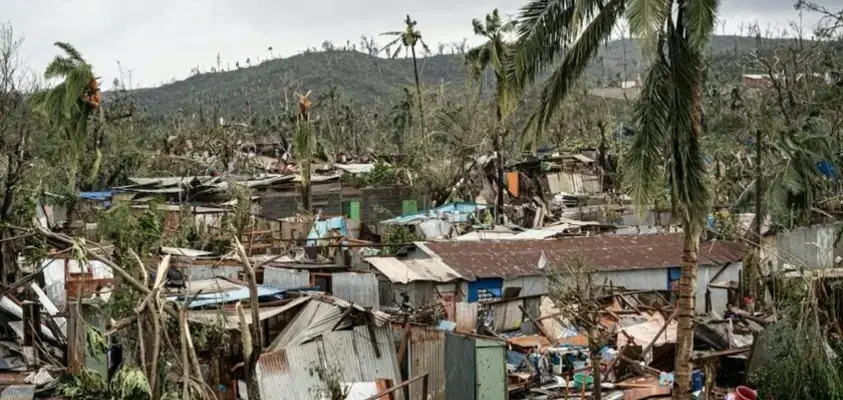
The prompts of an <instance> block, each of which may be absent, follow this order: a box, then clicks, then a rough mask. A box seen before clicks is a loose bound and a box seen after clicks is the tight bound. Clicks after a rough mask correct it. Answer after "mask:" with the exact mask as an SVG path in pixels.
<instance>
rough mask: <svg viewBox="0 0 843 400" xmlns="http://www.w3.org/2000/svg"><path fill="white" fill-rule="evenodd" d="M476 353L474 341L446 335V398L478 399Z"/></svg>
mask: <svg viewBox="0 0 843 400" xmlns="http://www.w3.org/2000/svg"><path fill="white" fill-rule="evenodd" d="M476 352H477V350H476V348H475V343H474V339H472V338H470V337H467V336H462V335H456V334H453V333H450V332H448V333H446V334H445V368H446V369H445V398H447V399H459V400H475V399H476V393H475V387H476V385H475V382H476V381H477V379H476V367H475V360H476V358H475V354H476ZM454 367H456V368H454Z"/></svg>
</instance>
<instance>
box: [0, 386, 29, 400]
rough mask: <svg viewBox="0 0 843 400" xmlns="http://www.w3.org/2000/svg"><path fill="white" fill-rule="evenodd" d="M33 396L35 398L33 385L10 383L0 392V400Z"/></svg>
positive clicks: (18, 399) (16, 399)
mask: <svg viewBox="0 0 843 400" xmlns="http://www.w3.org/2000/svg"><path fill="white" fill-rule="evenodd" d="M33 398H35V385H12V386H9V387H7V388H5V389H3V393H0V400H32V399H33Z"/></svg>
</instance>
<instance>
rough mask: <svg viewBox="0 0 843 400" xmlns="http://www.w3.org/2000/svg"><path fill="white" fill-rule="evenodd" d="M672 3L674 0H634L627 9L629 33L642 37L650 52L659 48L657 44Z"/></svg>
mask: <svg viewBox="0 0 843 400" xmlns="http://www.w3.org/2000/svg"><path fill="white" fill-rule="evenodd" d="M672 5H673V0H633V1H631V2H630V3H629V7H628V8H627V9H626V19H627V21H629V33H630V34H631V35H632V36H638V37H641V38H642V39H643V41H644V48H645V49H646V50H648V51H649V52H653V51H655V50H657V48H656V47H655V46H656V43H657V41H658V39H659V35H660V34H661V32H662V31H663V28H664V24H665V21H666V20H667V15H668V13H670V11H671V6H672Z"/></svg>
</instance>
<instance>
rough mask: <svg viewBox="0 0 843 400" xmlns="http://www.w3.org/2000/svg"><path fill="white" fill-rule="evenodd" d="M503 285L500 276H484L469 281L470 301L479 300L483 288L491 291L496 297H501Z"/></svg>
mask: <svg viewBox="0 0 843 400" xmlns="http://www.w3.org/2000/svg"><path fill="white" fill-rule="evenodd" d="M502 287H503V279H500V278H483V279H477V280H475V281H471V282H468V302H469V303H475V302H477V300H478V297H479V296H478V294H479V292H480V291H481V290H485V291H487V292H489V293H491V294H492V296H494V297H501V288H502Z"/></svg>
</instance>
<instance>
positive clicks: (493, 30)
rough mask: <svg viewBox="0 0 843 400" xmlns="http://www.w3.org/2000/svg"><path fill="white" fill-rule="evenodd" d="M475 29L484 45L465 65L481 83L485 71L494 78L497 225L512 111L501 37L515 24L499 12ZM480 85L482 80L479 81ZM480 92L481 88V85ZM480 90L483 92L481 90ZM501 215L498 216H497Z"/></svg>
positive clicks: (476, 23) (507, 53) (471, 52)
mask: <svg viewBox="0 0 843 400" xmlns="http://www.w3.org/2000/svg"><path fill="white" fill-rule="evenodd" d="M471 24H472V25H473V26H474V34H475V35H478V36H483V37H484V38H486V43H484V44H482V45H480V46H478V47H475V48H473V49H471V50H469V52H468V54H466V57H465V61H466V64H468V67H469V71H470V72H471V75H472V77H474V78H475V79H481V78H482V76H483V75H485V73H486V69H487V68H489V67H491V69H492V72H494V74H495V85H496V90H495V100H494V102H495V104H494V106H495V117H496V119H497V123H498V127H497V132H496V135H495V140H494V151H495V157H497V181H498V182H497V185H498V193H497V207H496V208H495V215H496V217H495V222H496V223H497V222H500V221H499V220H498V219H499V217H498V215H502V212H501V211H502V210H503V193H504V176H503V155H502V154H501V151H502V148H503V140H504V132H503V129H504V127H503V123H504V120H506V118H507V117H508V116H509V114H510V113H511V112H512V109H513V108H514V107H513V105H514V102H513V99H514V96H512V95H511V94H512V92H513V91H512V89H511V88H510V74H509V73H507V71H506V66H507V65H510V63H508V62H507V59H508V58H509V56H510V49H509V44H507V43H506V41H505V40H504V35H505V34H507V33H510V32H512V31H514V30H515V23H514V22H511V21H510V22H506V23H504V22H503V20H501V16H500V14H499V13H498V9H495V10H494V11H492V13H491V14H487V15H486V21H485V23H484V22H483V21H480V20H479V19H476V18H475V19H474V20H472V21H471ZM481 82H482V80H481ZM481 88H482V85H481ZM481 90H482V89H481ZM499 213H500V214H499Z"/></svg>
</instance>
